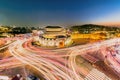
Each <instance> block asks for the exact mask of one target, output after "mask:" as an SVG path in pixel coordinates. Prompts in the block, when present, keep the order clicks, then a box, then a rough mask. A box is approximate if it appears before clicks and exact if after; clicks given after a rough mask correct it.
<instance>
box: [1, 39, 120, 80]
mask: <svg viewBox="0 0 120 80" xmlns="http://www.w3.org/2000/svg"><path fill="white" fill-rule="evenodd" d="M119 43H120V39H119V38H116V39H111V40H106V41H102V42H97V43H89V44H86V45H80V46H74V47H70V48H64V49H56V50H48V49H42V48H38V47H35V46H33V45H32V44H31V39H25V40H24V39H23V40H17V41H15V42H13V43H12V45H10V46H9V51H10V53H11V55H12V56H13V58H11V59H10V60H14V59H16V61H15V62H13V63H14V64H13V65H12V66H19V65H20V64H25V65H29V66H31V67H32V68H33V69H36V70H37V71H38V73H39V74H40V75H42V76H43V78H45V79H46V80H84V78H83V76H88V75H89V71H87V70H84V69H83V68H81V67H79V66H78V63H77V62H76V58H77V56H79V55H84V54H86V53H90V52H91V53H92V52H94V51H99V50H101V54H102V55H103V56H102V57H104V59H105V61H106V62H111V63H112V65H114V67H111V68H112V69H114V70H115V71H117V72H118V73H119V71H118V70H119V68H120V64H119V62H120V59H119V57H114V56H113V55H112V54H111V53H109V51H106V48H108V47H110V46H113V45H116V44H119ZM106 56H107V57H106ZM88 58H89V59H91V58H92V57H88ZM91 60H95V61H97V60H98V59H91ZM3 61H5V62H9V59H8V60H7V59H6V60H3ZM95 61H93V62H95ZM0 62H1V64H2V60H1V61H0ZM10 65H11V64H9V63H5V64H3V65H2V66H6V67H7V66H8V67H10ZM2 66H1V67H2ZM108 66H111V65H108ZM93 71H94V70H93ZM93 71H92V72H93ZM92 72H91V73H92ZM98 73H99V74H100V73H101V74H103V73H102V72H100V71H98ZM94 74H95V73H94ZM99 74H98V75H90V76H89V77H87V78H85V79H87V80H92V78H94V77H95V78H96V79H95V80H100V79H101V80H103V79H104V80H109V78H108V77H107V76H106V75H105V74H103V75H104V76H103V75H101V76H100V75H99ZM119 74H120V73H119ZM104 77H107V78H104Z"/></svg>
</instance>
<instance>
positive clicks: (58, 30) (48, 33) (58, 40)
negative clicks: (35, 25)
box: [39, 26, 72, 48]
mask: <svg viewBox="0 0 120 80" xmlns="http://www.w3.org/2000/svg"><path fill="white" fill-rule="evenodd" d="M71 42H72V40H71V37H70V35H69V34H67V31H66V29H65V28H62V27H59V26H47V27H45V29H44V34H43V35H41V36H40V37H39V43H40V44H41V46H48V47H57V48H62V47H65V46H68V45H69V44H70V43H71Z"/></svg>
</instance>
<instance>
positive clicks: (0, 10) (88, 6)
mask: <svg viewBox="0 0 120 80" xmlns="http://www.w3.org/2000/svg"><path fill="white" fill-rule="evenodd" d="M119 22H120V0H0V24H3V25H17V26H25V25H28V26H45V25H65V26H66V25H74V24H84V23H87V24H89V23H95V24H96V23H98V24H99V23H106V24H109V23H116V24H118V23H119Z"/></svg>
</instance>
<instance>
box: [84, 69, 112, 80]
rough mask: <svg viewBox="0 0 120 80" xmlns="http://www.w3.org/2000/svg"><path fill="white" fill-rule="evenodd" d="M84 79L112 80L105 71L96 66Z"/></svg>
mask: <svg viewBox="0 0 120 80" xmlns="http://www.w3.org/2000/svg"><path fill="white" fill-rule="evenodd" d="M84 80H111V79H110V78H109V77H108V76H106V75H105V74H104V73H102V72H100V71H99V70H97V69H95V68H94V69H92V70H91V71H90V73H89V74H88V75H87V76H86V77H85V79H84Z"/></svg>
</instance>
